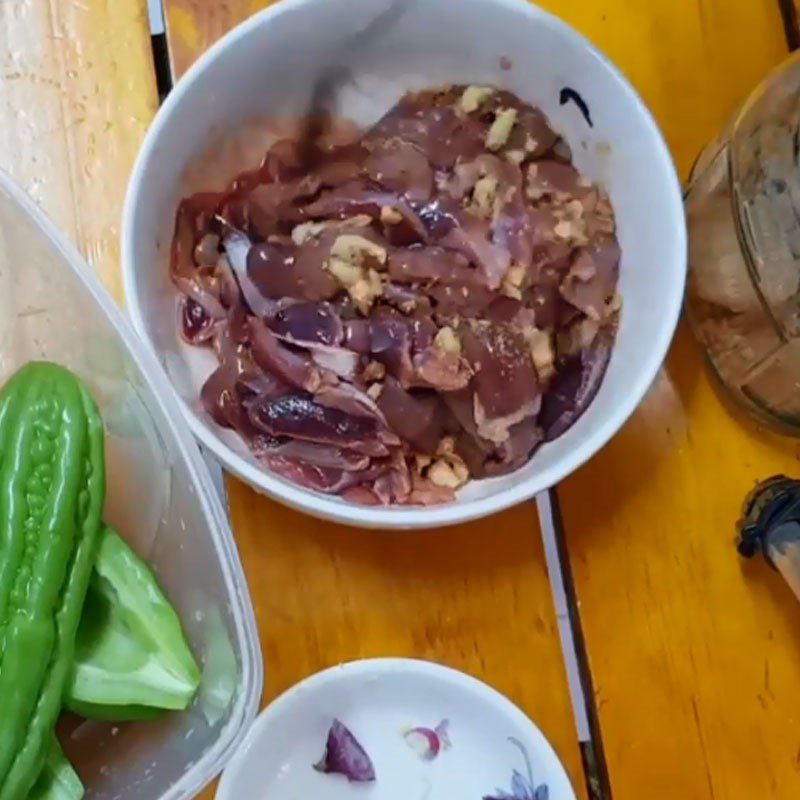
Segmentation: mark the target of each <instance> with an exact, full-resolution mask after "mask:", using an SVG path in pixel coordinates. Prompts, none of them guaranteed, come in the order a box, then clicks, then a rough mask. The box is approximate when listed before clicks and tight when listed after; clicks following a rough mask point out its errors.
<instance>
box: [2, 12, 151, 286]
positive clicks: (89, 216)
mask: <svg viewBox="0 0 800 800" xmlns="http://www.w3.org/2000/svg"><path fill="white" fill-rule="evenodd" d="M0 32H2V38H0V168H2V169H5V170H6V171H8V172H10V173H11V175H12V176H13V177H14V178H16V180H17V181H18V182H19V183H20V184H21V185H22V186H23V187H24V188H25V189H26V190H27V191H28V192H29V193H30V194H31V195H32V196H33V197H34V199H36V201H37V202H39V203H40V204H41V205H42V207H43V208H44V209H45V211H47V212H48V213H49V214H50V216H51V217H52V218H53V219H54V220H55V221H56V223H57V224H58V225H59V227H61V228H62V229H63V230H64V231H65V232H66V233H67V234H68V235H69V236H70V237H71V238H72V239H73V240H74V241H75V242H77V244H78V246H79V247H80V249H81V250H82V251H83V253H84V255H85V256H86V257H87V258H88V259H89V260H90V261H91V262H92V263H93V264H94V265H95V266H96V267H97V268H98V269H99V271H100V273H101V275H102V277H103V279H104V281H105V282H106V285H107V286H108V287H109V289H111V291H112V292H113V293H114V295H115V296H116V298H117V299H118V300H120V301H121V300H122V278H121V274H120V270H119V229H120V214H121V208H122V199H123V196H124V193H125V186H126V184H127V180H128V174H129V173H130V170H131V167H132V166H133V161H134V158H135V157H136V152H137V150H138V148H139V143H140V142H141V139H142V136H143V135H144V131H145V129H146V128H147V125H148V123H149V122H150V119H151V118H152V116H153V113H154V111H155V108H156V104H157V96H156V91H155V84H154V81H153V65H152V57H151V50H150V37H149V28H148V21H147V15H146V3H142V2H140V0H115V2H114V3H113V5H112V4H111V3H108V2H102V1H101V0H50V2H47V0H3V2H0Z"/></svg>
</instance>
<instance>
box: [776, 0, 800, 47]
mask: <svg viewBox="0 0 800 800" xmlns="http://www.w3.org/2000/svg"><path fill="white" fill-rule="evenodd" d="M778 7H779V8H780V10H781V19H783V30H784V32H785V33H786V44H787V45H788V46H789V50H797V48H798V47H800V19H798V0H778Z"/></svg>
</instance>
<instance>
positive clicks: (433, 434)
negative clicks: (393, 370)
mask: <svg viewBox="0 0 800 800" xmlns="http://www.w3.org/2000/svg"><path fill="white" fill-rule="evenodd" d="M377 403H378V408H380V410H381V412H382V413H383V415H384V417H385V418H386V421H387V423H388V425H389V427H390V428H391V430H393V431H394V432H395V433H396V434H397V435H398V436H399V437H400V438H401V439H402V440H403V442H405V443H406V444H408V445H410V447H411V448H412V450H413V451H415V452H417V453H428V454H432V453H435V452H436V447H437V445H438V444H439V440H440V439H441V438H442V436H443V435H444V425H443V419H442V414H443V407H442V404H441V400H439V398H438V397H437V396H436V395H435V394H433V393H430V392H425V393H421V392H417V393H412V392H409V391H406V390H405V389H404V388H403V387H402V386H401V385H400V384H399V383H398V382H397V381H396V380H395V379H394V378H392V377H391V376H389V377H387V378H386V380H385V381H384V383H383V389H382V391H381V393H380V395H379V396H378V400H377Z"/></svg>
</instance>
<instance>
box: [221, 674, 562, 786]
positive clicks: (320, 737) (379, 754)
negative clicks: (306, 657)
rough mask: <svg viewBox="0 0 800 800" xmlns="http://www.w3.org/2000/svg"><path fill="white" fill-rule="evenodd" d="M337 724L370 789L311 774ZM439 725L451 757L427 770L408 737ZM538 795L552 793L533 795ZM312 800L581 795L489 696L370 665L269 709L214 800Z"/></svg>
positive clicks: (516, 715)
mask: <svg viewBox="0 0 800 800" xmlns="http://www.w3.org/2000/svg"><path fill="white" fill-rule="evenodd" d="M334 718H336V719H339V720H340V721H341V722H342V723H344V725H346V726H347V727H348V728H349V730H350V731H351V732H352V733H353V734H354V736H355V737H356V739H357V740H358V742H359V743H360V744H361V745H362V747H363V748H364V750H366V752H367V753H368V754H369V756H370V758H371V760H372V763H373V764H374V767H375V773H376V776H377V777H376V780H375V781H374V782H371V783H350V782H348V780H347V779H346V778H345V777H344V776H341V775H334V774H322V773H320V772H317V771H315V770H314V768H313V764H315V763H317V762H318V761H319V760H320V758H321V757H322V755H323V754H324V752H325V744H326V740H327V736H328V730H329V728H330V726H331V723H332V722H333V720H334ZM442 720H447V721H448V722H447V728H448V738H449V739H450V743H451V746H450V747H449V748H442V750H441V751H440V752H439V754H438V755H437V756H436V757H435V758H434V759H433V760H430V761H426V760H424V759H423V758H421V757H420V755H419V754H418V752H417V751H415V750H414V749H413V748H412V747H411V746H410V745H409V743H408V741H407V740H406V738H405V737H404V733H406V732H407V731H408V730H409V729H411V728H415V727H425V728H434V727H435V726H437V725H438V724H439V723H440V722H441V721H442ZM515 773H516V775H517V777H516V778H515V777H514V776H515ZM542 784H545V785H546V786H547V791H544V790H539V792H538V793H537V792H536V789H537V788H538V787H539V786H541V785H542ZM309 798H315V800H358V799H359V798H368V800H483V799H484V798H506V800H512V798H513V800H544V798H548V800H575V793H574V792H573V790H572V787H571V786H570V783H569V779H568V778H567V775H566V772H565V771H564V768H563V767H562V766H561V763H560V762H559V760H558V758H557V756H556V754H555V753H554V752H553V749H552V748H551V747H550V745H549V743H548V742H547V740H546V739H545V738H544V736H543V735H542V733H541V731H539V729H538V728H537V727H536V726H535V725H534V724H533V722H531V721H530V719H528V717H526V716H525V715H524V714H523V713H522V712H521V711H520V710H519V709H518V708H517V707H516V706H515V705H513V704H512V703H511V702H510V701H509V700H507V699H506V698H505V697H503V696H502V695H501V694H499V693H498V692H496V691H495V690H494V689H491V688H490V687H488V686H487V685H486V684H484V683H481V682H480V681H478V680H475V678H471V677H469V676H468V675H464V674H463V673H461V672H457V671H456V670H452V669H448V668H447V667H442V666H439V665H437V664H431V663H428V662H424V661H413V660H409V659H374V660H366V661H354V662H352V663H350V664H343V665H342V666H338V667H333V668H332V669H328V670H325V671H324V672H320V673H318V674H317V675H313V676H312V677H310V678H308V679H306V680H305V681H303V682H301V683H299V684H297V685H296V686H294V687H292V688H291V689H289V690H288V691H287V692H286V693H285V694H283V695H281V697H279V698H278V699H277V700H275V701H274V702H273V703H271V704H270V705H269V706H268V707H267V708H266V709H265V710H264V711H263V712H262V713H261V715H260V716H259V717H258V719H257V720H256V721H255V723H254V724H253V726H252V727H251V728H250V730H249V732H248V733H247V736H246V737H245V739H244V742H243V744H242V746H241V748H240V749H239V750H238V751H237V753H236V754H235V755H234V757H233V758H232V759H231V761H230V763H229V764H228V767H227V768H226V770H225V772H224V774H223V776H222V780H221V782H220V785H219V790H218V792H217V800H309Z"/></svg>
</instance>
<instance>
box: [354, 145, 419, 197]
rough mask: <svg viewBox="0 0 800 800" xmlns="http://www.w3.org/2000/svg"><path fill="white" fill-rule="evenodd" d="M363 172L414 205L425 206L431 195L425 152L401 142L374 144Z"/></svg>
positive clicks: (379, 184)
mask: <svg viewBox="0 0 800 800" xmlns="http://www.w3.org/2000/svg"><path fill="white" fill-rule="evenodd" d="M364 169H365V170H366V173H367V175H369V177H370V178H371V179H372V181H374V182H375V183H376V184H378V186H382V187H383V188H385V189H389V190H390V191H392V192H396V193H397V194H398V195H399V196H401V197H405V198H406V199H408V200H411V201H413V202H417V203H425V202H427V201H428V200H429V199H430V196H431V193H432V192H433V169H432V168H431V165H430V162H429V161H428V159H427V157H426V155H425V153H424V152H423V151H422V150H419V149H418V148H417V147H415V146H414V145H412V144H408V143H407V142H404V141H402V140H400V139H389V140H386V141H381V142H378V143H376V144H375V146H374V147H373V148H372V152H371V153H370V154H369V156H368V157H367V159H366V161H365V162H364Z"/></svg>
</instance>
